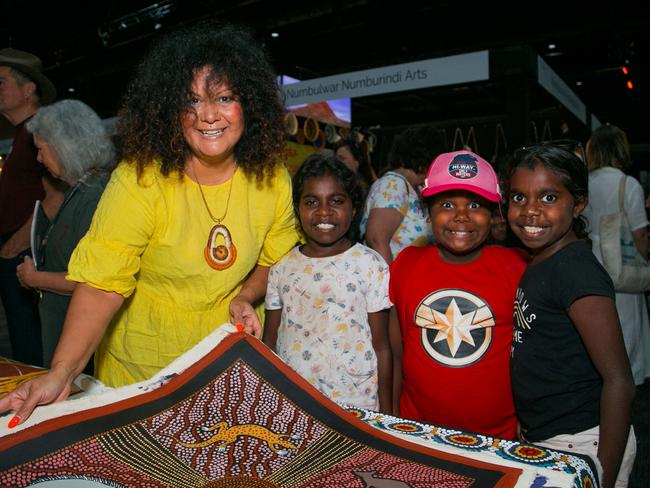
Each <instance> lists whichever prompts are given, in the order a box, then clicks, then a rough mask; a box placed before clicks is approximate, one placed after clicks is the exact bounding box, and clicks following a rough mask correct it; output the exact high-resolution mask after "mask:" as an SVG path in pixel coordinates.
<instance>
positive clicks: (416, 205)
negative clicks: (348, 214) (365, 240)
mask: <svg viewBox="0 0 650 488" xmlns="http://www.w3.org/2000/svg"><path fill="white" fill-rule="evenodd" d="M373 208H394V209H396V210H398V211H399V213H401V214H402V215H403V216H404V219H403V220H402V222H401V223H400V225H399V227H398V228H397V230H396V231H395V233H394V234H393V237H392V238H391V240H390V250H391V253H392V255H393V259H395V258H396V257H397V255H398V254H399V253H400V251H401V250H402V249H404V248H405V247H407V246H426V245H429V244H433V233H432V231H431V225H430V224H429V222H427V217H428V214H427V211H426V209H423V208H422V204H421V202H420V197H419V194H418V192H417V191H416V190H415V189H414V188H413V187H412V186H411V184H410V183H409V182H408V181H407V180H406V178H404V177H403V176H401V175H399V174H397V173H394V172H392V171H389V172H388V173H386V174H385V175H384V176H382V177H381V178H379V179H378V180H377V181H375V182H374V183H373V184H372V186H371V187H370V190H369V191H368V198H367V199H366V205H365V208H364V211H363V216H362V217H361V224H360V230H361V235H362V236H363V235H365V233H366V227H367V225H368V216H369V215H370V211H371V210H372V209H373Z"/></svg>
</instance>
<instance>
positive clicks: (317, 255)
mask: <svg viewBox="0 0 650 488" xmlns="http://www.w3.org/2000/svg"><path fill="white" fill-rule="evenodd" d="M360 200H361V192H360V189H359V186H358V183H357V179H356V177H355V175H354V174H353V173H352V172H351V171H350V170H349V169H348V168H347V167H345V165H344V164H343V163H341V162H339V161H336V160H335V159H334V158H332V157H329V156H324V155H320V154H316V155H313V156H311V157H309V158H308V159H307V160H306V161H305V162H304V163H303V164H302V166H301V167H300V169H299V170H298V172H297V173H296V175H295V176H294V179H293V203H294V210H295V212H296V215H297V217H298V219H299V221H300V225H301V227H302V230H303V233H304V236H305V242H306V244H304V245H301V246H298V247H295V248H294V249H293V250H291V251H290V252H289V254H288V255H287V256H285V257H284V258H283V259H282V260H280V261H279V262H278V263H276V264H275V265H274V266H272V267H271V271H270V274H269V281H268V287H267V292H266V304H265V307H266V323H265V326H264V342H265V343H266V344H267V345H268V346H269V347H271V348H272V349H274V350H275V351H276V352H277V353H278V355H279V356H280V357H281V358H282V359H283V360H284V361H285V362H286V363H287V364H289V366H291V367H292V368H293V369H295V370H296V371H297V372H298V373H299V374H300V375H302V376H303V377H304V378H306V379H307V380H308V381H309V382H310V383H311V384H312V385H314V386H315V387H316V388H318V389H319V390H320V391H321V392H322V393H324V394H325V395H327V396H329V397H330V398H331V399H333V400H335V401H337V402H339V403H344V404H348V405H353V406H357V407H362V408H369V409H373V410H377V409H379V410H381V411H384V412H390V409H391V402H392V398H391V383H392V355H391V350H390V346H389V340H388V310H389V309H390V307H391V303H390V300H389V299H388V266H387V264H386V262H385V261H384V259H382V257H381V256H380V255H379V254H378V253H376V252H375V251H373V250H372V249H369V248H367V247H366V246H364V245H362V244H358V243H354V242H353V240H352V239H351V237H350V236H351V235H352V234H351V233H352V232H353V231H354V228H353V222H354V221H355V220H356V217H357V216H358V215H357V212H356V210H355V208H357V205H358V203H359V201H360Z"/></svg>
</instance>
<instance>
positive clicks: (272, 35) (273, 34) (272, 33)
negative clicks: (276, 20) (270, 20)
mask: <svg viewBox="0 0 650 488" xmlns="http://www.w3.org/2000/svg"><path fill="white" fill-rule="evenodd" d="M271 37H280V33H279V32H271Z"/></svg>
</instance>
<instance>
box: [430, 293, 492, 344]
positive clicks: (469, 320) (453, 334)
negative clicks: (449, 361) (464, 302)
mask: <svg viewBox="0 0 650 488" xmlns="http://www.w3.org/2000/svg"><path fill="white" fill-rule="evenodd" d="M475 315H476V310H472V311H471V312H468V313H466V314H463V313H462V312H461V311H460V309H459V308H458V304H457V303H456V300H455V299H452V300H451V303H449V306H448V307H447V310H446V311H445V313H444V314H442V313H440V312H438V311H437V310H433V316H434V317H435V323H434V324H431V325H430V327H431V328H432V329H436V330H437V331H438V333H437V334H436V338H435V339H434V340H433V342H434V343H435V342H440V341H444V340H446V341H447V345H448V346H449V351H450V352H451V355H452V356H456V352H457V351H458V348H459V347H460V345H461V343H463V342H466V343H468V344H470V345H472V346H475V345H476V344H475V343H474V338H473V337H472V330H474V329H480V328H481V325H480V324H475V323H473V322H474V316H475Z"/></svg>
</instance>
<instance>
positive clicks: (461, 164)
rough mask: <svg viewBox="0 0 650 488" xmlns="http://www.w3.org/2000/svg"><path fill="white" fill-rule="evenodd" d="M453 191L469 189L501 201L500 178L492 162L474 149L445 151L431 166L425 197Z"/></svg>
mask: <svg viewBox="0 0 650 488" xmlns="http://www.w3.org/2000/svg"><path fill="white" fill-rule="evenodd" d="M450 190H466V191H469V192H472V193H476V194H477V195H480V196H482V197H483V198H486V199H487V200H490V201H491V202H497V203H498V202H500V201H501V192H500V190H499V178H497V174H496V173H495V172H494V169H493V168H492V165H491V164H490V163H488V162H487V161H486V160H485V159H483V158H482V157H481V156H479V155H478V154H474V153H473V152H471V151H454V152H449V153H442V154H441V155H440V156H438V157H437V158H436V159H434V160H433V163H431V166H429V170H428V171H427V177H426V179H425V180H424V188H423V190H422V196H423V197H430V196H431V195H436V194H438V193H442V192H443V191H450Z"/></svg>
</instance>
